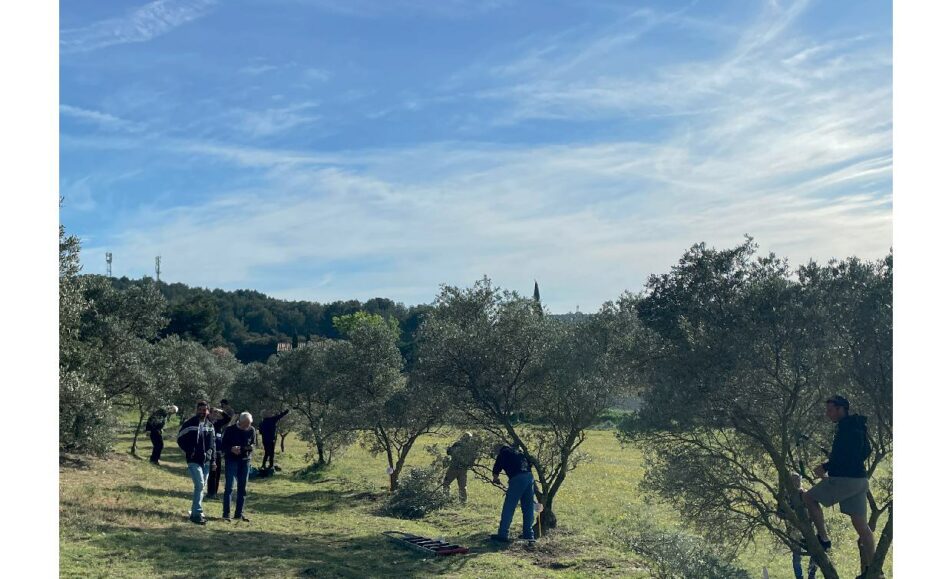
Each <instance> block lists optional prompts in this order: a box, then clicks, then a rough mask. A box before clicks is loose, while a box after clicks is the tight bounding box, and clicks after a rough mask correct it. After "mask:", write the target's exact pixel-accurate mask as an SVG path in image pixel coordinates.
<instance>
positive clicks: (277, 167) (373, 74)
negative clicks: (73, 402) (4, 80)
mask: <svg viewBox="0 0 952 579" xmlns="http://www.w3.org/2000/svg"><path fill="white" fill-rule="evenodd" d="M60 10H61V14H60V67H61V68H60V103H61V104H60V132H61V135H60V185H61V193H62V194H63V196H64V197H65V200H64V204H63V207H62V209H61V219H62V222H63V223H64V224H65V225H66V226H67V228H68V230H70V231H71V232H73V233H76V234H77V235H79V236H80V237H81V238H82V239H83V242H84V252H83V262H84V266H85V271H87V272H91V273H103V272H104V271H105V261H104V253H105V252H106V251H111V252H112V253H113V255H114V262H113V273H114V274H115V275H128V276H131V277H140V276H142V275H145V274H151V271H152V268H153V262H154V256H156V255H161V256H162V270H163V276H162V277H163V279H164V280H166V281H179V282H183V283H187V284H191V285H200V286H206V287H221V288H225V289H237V288H253V289H258V290H260V291H264V292H266V293H268V294H270V295H273V296H276V297H280V298H286V299H309V300H317V301H321V302H327V301H333V300H337V299H351V298H357V299H368V298H371V297H376V296H383V297H390V298H392V299H395V300H397V301H403V302H404V303H407V304H415V303H426V302H429V301H431V300H432V299H433V297H434V296H435V294H436V293H437V291H438V286H439V284H441V283H449V284H454V285H469V284H471V283H472V282H474V281H475V280H476V279H478V278H480V277H481V276H482V275H484V274H485V275H489V276H490V277H491V278H492V279H493V280H494V282H496V283H497V284H499V285H502V286H504V287H507V288H511V289H516V290H519V291H521V292H522V293H525V294H528V293H529V292H531V290H532V283H533V280H538V281H539V284H540V287H541V290H542V297H543V301H544V302H545V303H546V305H547V306H548V307H549V308H550V309H551V310H552V311H554V312H564V311H571V310H575V308H576V307H579V308H581V309H582V310H583V311H592V310H594V309H596V308H597V307H598V306H599V304H601V303H602V302H604V301H607V300H611V299H613V298H615V297H617V296H618V295H619V293H621V292H622V291H624V290H626V289H628V290H633V291H638V290H640V289H641V288H642V287H643V285H644V282H645V280H646V278H647V276H648V274H650V273H653V272H661V271H666V270H667V269H668V268H670V266H671V265H672V264H673V263H675V261H676V260H677V258H678V257H679V256H680V255H681V253H683V251H684V250H685V249H686V248H687V247H689V246H690V245H691V244H692V243H695V242H698V241H706V242H708V243H710V244H714V245H716V246H728V245H734V244H737V243H740V242H741V241H742V239H743V235H744V234H745V233H749V234H751V235H753V236H754V237H755V239H756V240H757V241H758V242H759V244H760V246H761V248H762V249H763V250H764V251H774V252H776V253H778V254H780V255H784V256H788V257H789V258H790V260H791V261H792V262H793V263H802V262H805V261H806V260H808V259H811V258H812V259H816V260H820V261H825V260H827V259H829V258H831V257H845V256H848V255H859V256H860V257H863V258H870V259H872V258H878V257H882V256H883V255H885V254H886V253H887V252H888V250H889V247H890V246H891V245H892V32H891V29H892V17H891V11H892V7H891V5H890V3H888V2H879V1H863V2H858V1H857V2H847V1H837V2H829V1H827V2H819V1H815V2H808V1H791V0H783V1H780V0H778V1H770V0H761V1H743V2H741V1H718V2H713V1H700V0H698V1H695V2H670V1H668V2H653V3H651V2H647V3H639V2H630V1H625V2H610V1H601V0H579V1H567V0H550V1H546V2H531V1H525V0H523V1H517V0H511V1H506V0H495V1H486V2H477V1H471V2H463V1H456V0H443V1H437V0H432V1H424V0H351V1H346V2H345V1H340V2H336V1H332V0H227V1H224V0H222V1H217V2H216V1H213V0H193V1H184V0H157V1H153V2H143V1H142V0H138V1H132V0H130V1H104V0H95V1H93V0H83V1H80V0H74V1H71V2H63V3H62V4H61V7H60Z"/></svg>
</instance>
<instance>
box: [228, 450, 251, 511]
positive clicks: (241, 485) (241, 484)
mask: <svg viewBox="0 0 952 579" xmlns="http://www.w3.org/2000/svg"><path fill="white" fill-rule="evenodd" d="M250 466H251V461H250V460H240V459H239V460H226V461H225V496H224V497H223V499H222V512H223V513H224V516H226V517H227V516H228V513H229V512H231V493H232V489H234V488H235V480H236V479H237V481H238V498H237V500H236V501H235V518H238V517H240V516H241V513H242V512H243V511H244V507H245V489H246V487H247V486H248V470H249V467H250Z"/></svg>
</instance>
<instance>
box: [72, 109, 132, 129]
mask: <svg viewBox="0 0 952 579" xmlns="http://www.w3.org/2000/svg"><path fill="white" fill-rule="evenodd" d="M59 110H60V114H61V115H64V116H67V117H70V118H73V119H77V120H79V121H82V122H85V123H91V124H94V125H96V126H99V127H101V128H104V129H108V130H113V131H115V130H118V131H138V130H141V127H140V126H139V125H138V124H136V123H134V122H132V121H128V120H126V119H122V118H119V117H117V116H115V115H111V114H109V113H104V112H102V111H94V110H90V109H84V108H81V107H74V106H71V105H64V104H61V105H60V109H59Z"/></svg>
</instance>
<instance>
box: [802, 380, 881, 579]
mask: <svg viewBox="0 0 952 579" xmlns="http://www.w3.org/2000/svg"><path fill="white" fill-rule="evenodd" d="M826 416H827V418H829V419H830V420H832V421H833V422H835V423H836V434H835V435H834V436H833V448H832V450H831V451H830V454H829V460H828V461H827V462H824V463H823V464H821V465H819V466H817V467H816V468H815V469H814V470H813V472H814V474H816V476H818V477H820V479H821V480H820V482H819V483H817V484H816V485H814V486H813V488H811V489H810V490H809V491H807V492H806V493H804V495H803V501H804V503H805V504H806V507H807V510H808V511H809V513H810V518H811V519H812V520H813V524H814V526H815V527H816V530H817V539H819V541H820V545H822V546H823V549H824V550H828V549H829V548H830V546H831V542H830V537H829V535H827V532H826V522H825V521H824V520H823V509H821V508H820V505H823V506H825V507H832V506H833V505H834V504H837V503H839V505H840V511H841V512H842V513H843V514H845V515H849V517H850V519H851V520H852V523H853V528H854V529H856V533H857V534H858V535H859V545H860V558H861V564H862V567H861V568H862V569H863V573H862V574H861V575H860V577H861V578H864V577H865V576H866V567H868V566H869V564H870V563H871V562H872V560H873V553H874V549H875V546H874V544H873V541H874V540H873V531H872V530H871V529H870V528H869V523H868V521H867V520H866V491H867V490H869V481H868V480H867V479H866V464H865V462H866V459H867V458H868V457H869V454H870V451H871V448H870V444H869V437H868V433H867V431H866V417H865V416H860V415H857V414H850V403H849V400H847V399H846V398H844V397H842V396H833V397H832V398H830V399H829V400H827V401H826Z"/></svg>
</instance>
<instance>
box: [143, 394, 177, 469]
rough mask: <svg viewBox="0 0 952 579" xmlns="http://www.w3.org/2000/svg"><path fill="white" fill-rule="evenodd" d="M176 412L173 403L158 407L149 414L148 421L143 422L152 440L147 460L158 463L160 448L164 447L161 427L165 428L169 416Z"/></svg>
mask: <svg viewBox="0 0 952 579" xmlns="http://www.w3.org/2000/svg"><path fill="white" fill-rule="evenodd" d="M177 413H178V407H177V406H174V405H173V406H167V407H165V408H159V409H158V410H156V411H155V412H153V413H152V415H151V416H149V421H148V422H146V423H145V429H146V430H147V431H148V432H149V439H150V440H151V441H152V456H150V457H149V462H151V463H154V464H159V459H160V458H161V457H162V449H163V448H165V441H164V440H162V429H164V428H165V423H166V422H168V420H169V417H170V416H172V415H174V414H177Z"/></svg>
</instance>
